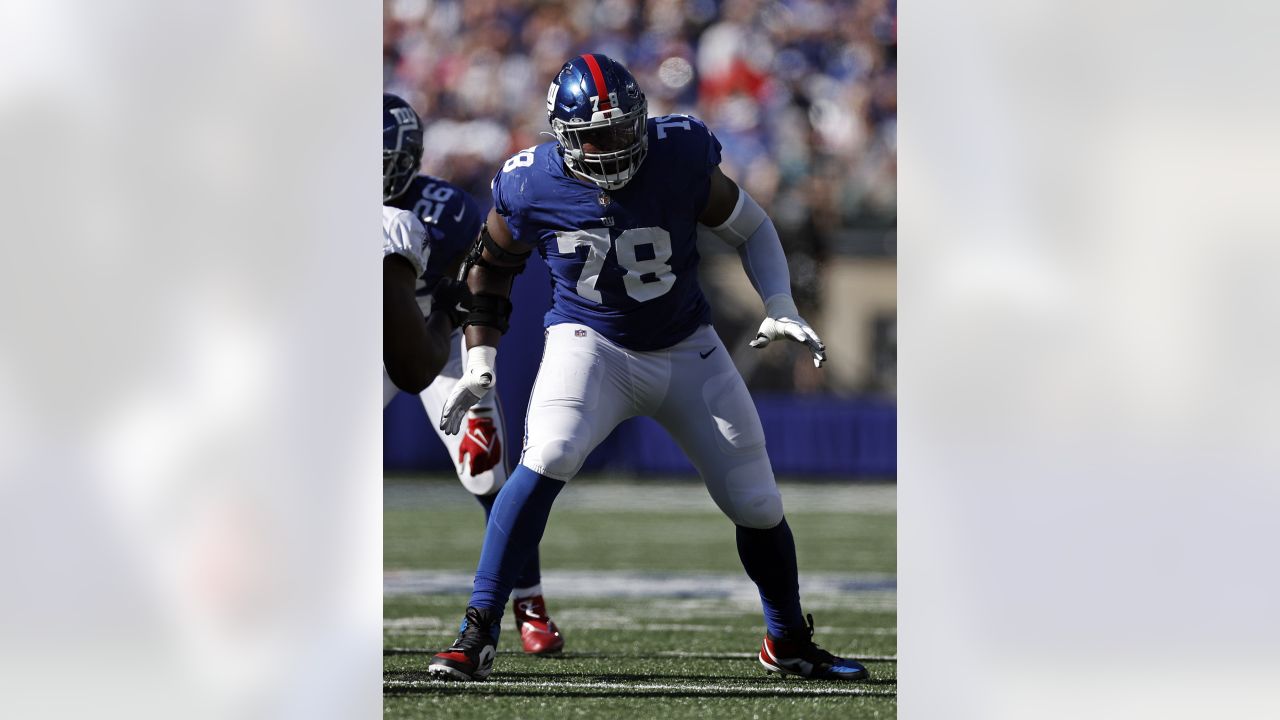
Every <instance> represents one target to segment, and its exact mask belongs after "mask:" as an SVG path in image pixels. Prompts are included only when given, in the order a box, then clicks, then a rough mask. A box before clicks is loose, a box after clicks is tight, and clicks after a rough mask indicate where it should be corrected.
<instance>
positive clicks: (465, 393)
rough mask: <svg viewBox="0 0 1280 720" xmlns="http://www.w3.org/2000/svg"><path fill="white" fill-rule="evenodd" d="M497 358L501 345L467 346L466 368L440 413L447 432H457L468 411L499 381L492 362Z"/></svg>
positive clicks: (455, 433)
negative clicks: (498, 346)
mask: <svg viewBox="0 0 1280 720" xmlns="http://www.w3.org/2000/svg"><path fill="white" fill-rule="evenodd" d="M497 359H498V348H496V347H491V346H489V345H477V346H476V347H473V348H470V349H469V350H467V369H466V370H465V371H464V372H463V373H462V377H461V378H458V384H457V385H454V386H453V392H451V393H449V399H448V400H446V401H445V403H444V412H442V413H441V415H440V429H441V430H443V431H444V432H445V434H446V435H457V434H458V429H459V428H461V427H462V420H463V418H465V417H466V416H467V411H468V410H470V409H471V407H472V406H473V405H475V404H476V403H478V402H480V400H481V398H483V397H484V396H485V395H488V394H489V391H490V390H492V389H493V386H494V384H495V383H496V382H497V375H496V374H495V372H494V369H493V366H494V364H495V363H496V361H497Z"/></svg>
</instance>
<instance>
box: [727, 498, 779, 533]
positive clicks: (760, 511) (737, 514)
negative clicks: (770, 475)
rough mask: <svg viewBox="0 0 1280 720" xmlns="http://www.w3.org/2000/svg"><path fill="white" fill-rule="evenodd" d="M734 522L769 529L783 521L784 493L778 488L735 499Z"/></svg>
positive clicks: (731, 517)
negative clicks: (770, 491) (769, 491)
mask: <svg viewBox="0 0 1280 720" xmlns="http://www.w3.org/2000/svg"><path fill="white" fill-rule="evenodd" d="M730 519H731V520H733V522H734V524H736V525H741V526H743V527H749V528H755V529H757V530H767V529H769V528H771V527H773V526H775V525H777V524H778V523H780V522H782V494H781V493H779V492H778V489H777V488H774V489H773V492H772V493H760V494H756V495H750V496H743V497H740V498H734V499H733V515H732V516H730Z"/></svg>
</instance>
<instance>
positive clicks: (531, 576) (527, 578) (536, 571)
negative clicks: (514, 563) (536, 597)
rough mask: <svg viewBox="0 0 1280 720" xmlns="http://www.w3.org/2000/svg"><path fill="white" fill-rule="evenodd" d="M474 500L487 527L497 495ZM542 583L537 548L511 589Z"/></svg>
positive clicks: (482, 496) (478, 496) (540, 564)
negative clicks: (481, 509) (478, 504)
mask: <svg viewBox="0 0 1280 720" xmlns="http://www.w3.org/2000/svg"><path fill="white" fill-rule="evenodd" d="M475 497H476V500H477V501H478V502H479V503H480V506H481V507H483V508H484V521H485V524H486V525H487V524H488V522H489V515H490V514H492V513H493V502H494V501H495V500H497V499H498V493H493V494H490V495H476V496H475ZM540 582H542V563H541V561H539V560H538V548H537V547H534V548H533V554H531V555H530V556H529V559H528V560H527V561H526V562H525V564H524V569H523V570H521V571H520V576H519V577H517V578H516V584H515V585H514V586H513V587H517V588H529V587H533V586H534V585H537V584H538V583H540Z"/></svg>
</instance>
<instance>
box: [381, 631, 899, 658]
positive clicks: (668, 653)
mask: <svg viewBox="0 0 1280 720" xmlns="http://www.w3.org/2000/svg"><path fill="white" fill-rule="evenodd" d="M846 632H848V631H846ZM382 652H383V653H387V654H391V655H426V654H428V653H431V652H434V651H432V650H424V649H422V648H400V647H389V648H383V649H382ZM498 654H499V655H524V653H523V652H521V651H519V650H499V651H498ZM564 657H565V658H566V659H576V658H611V659H612V658H617V659H622V660H625V659H627V658H650V657H670V658H693V659H699V660H754V659H755V658H756V653H753V652H744V653H731V652H720V653H713V652H683V651H680V650H658V651H655V652H650V653H627V652H618V653H609V652H570V651H566V654H565V655H564ZM846 657H848V658H849V659H850V660H858V661H861V662H897V661H898V656H897V655H847V656H846Z"/></svg>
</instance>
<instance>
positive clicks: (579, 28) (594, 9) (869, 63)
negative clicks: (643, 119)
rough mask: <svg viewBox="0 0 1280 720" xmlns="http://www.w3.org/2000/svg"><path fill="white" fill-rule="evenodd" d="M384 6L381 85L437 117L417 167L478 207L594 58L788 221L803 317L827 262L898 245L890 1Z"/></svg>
mask: <svg viewBox="0 0 1280 720" xmlns="http://www.w3.org/2000/svg"><path fill="white" fill-rule="evenodd" d="M384 3H385V4H384V23H385V27H384V35H383V37H384V48H383V59H384V85H385V87H386V89H387V90H388V91H390V92H395V93H397V94H400V95H402V96H403V97H405V98H406V99H407V100H409V101H410V102H411V103H412V104H413V105H414V107H415V108H417V110H418V111H419V113H420V114H421V115H422V116H423V118H424V119H425V120H426V123H427V131H426V154H425V156H424V158H423V169H424V170H425V171H426V172H429V173H433V174H437V175H440V176H442V177H445V178H447V179H449V180H451V181H453V182H455V183H458V184H459V185H462V186H463V187H465V188H467V189H468V190H469V191H471V192H472V193H473V194H474V195H475V196H476V198H477V199H478V200H480V201H481V203H482V205H485V206H487V205H488V204H489V203H490V201H489V181H490V179H491V178H492V177H493V174H494V172H495V170H496V169H497V167H498V166H500V165H501V163H502V161H503V160H505V159H506V158H507V157H508V156H510V155H511V154H512V153H513V152H515V151H516V150H519V149H521V148H525V147H529V146H531V145H535V144H538V143H540V142H545V141H546V140H548V139H550V138H549V136H547V135H542V133H544V132H546V131H548V130H549V127H548V124H547V116H546V92H547V87H548V85H549V84H550V82H551V80H552V78H553V77H554V76H555V74H556V72H557V71H558V70H559V69H560V66H561V65H562V64H563V63H564V62H565V60H567V59H569V58H570V57H572V56H573V55H576V54H579V53H583V52H599V53H604V54H606V55H609V56H610V57H613V58H615V59H617V60H619V61H620V62H622V63H623V64H624V65H626V66H627V68H628V69H629V70H631V72H632V73H633V74H634V75H635V77H636V79H637V80H638V81H639V83H640V87H641V89H642V90H644V92H645V95H646V97H647V98H648V101H649V114H650V116H656V115H664V114H667V113H671V112H681V113H689V114H692V115H695V116H697V117H699V118H701V119H702V120H703V121H705V122H706V123H707V125H708V126H709V127H710V128H711V129H712V130H713V131H714V132H715V134H716V136H717V137H718V138H719V140H720V142H721V144H722V145H723V146H724V161H723V165H722V167H723V168H724V170H725V173H726V174H727V175H729V176H730V177H731V178H733V179H735V180H737V181H738V182H739V183H740V184H742V185H743V186H744V187H745V188H746V189H747V190H748V191H749V192H750V193H751V194H752V196H753V197H755V198H756V200H758V201H759V202H760V204H761V205H763V206H764V207H765V208H766V209H767V210H768V211H769V212H770V215H771V217H772V218H773V220H774V222H775V224H776V225H777V227H778V230H779V234H780V235H781V237H782V240H783V244H784V246H785V247H786V250H787V254H788V258H789V260H790V264H791V271H792V276H793V287H794V290H795V294H796V300H797V302H798V303H799V304H800V307H801V310H802V312H804V311H805V308H806V307H807V306H808V307H811V306H812V304H813V303H814V302H815V301H816V292H817V289H818V287H819V282H820V279H819V272H818V269H819V266H820V264H821V263H822V262H823V261H824V259H826V258H828V257H830V256H832V255H833V254H841V253H844V254H849V253H853V254H868V253H869V254H877V253H878V254H892V252H893V243H892V237H893V233H892V230H893V228H894V226H895V224H896V197H895V190H896V169H897V168H896V142H895V137H896V118H897V95H896V87H897V82H896V66H897V62H896V61H897V57H896V53H897V39H896V38H897V19H896V6H895V0H844V1H841V0H827V1H825V2H822V1H816V0H776V1H773V2H765V1H761V0H603V1H601V2H595V1H592V0H561V1H553V2H533V1H531V0H466V1H465V2H463V1H462V0H384ZM868 239H869V240H868ZM713 302H714V299H713Z"/></svg>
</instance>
